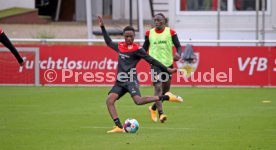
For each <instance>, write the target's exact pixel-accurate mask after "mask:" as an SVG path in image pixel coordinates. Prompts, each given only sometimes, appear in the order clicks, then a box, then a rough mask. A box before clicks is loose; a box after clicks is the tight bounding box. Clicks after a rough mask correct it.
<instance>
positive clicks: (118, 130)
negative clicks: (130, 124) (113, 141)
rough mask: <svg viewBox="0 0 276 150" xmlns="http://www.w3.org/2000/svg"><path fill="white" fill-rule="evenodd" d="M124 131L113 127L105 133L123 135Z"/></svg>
mask: <svg viewBox="0 0 276 150" xmlns="http://www.w3.org/2000/svg"><path fill="white" fill-rule="evenodd" d="M124 132H125V130H124V129H123V128H119V127H118V126H114V127H113V129H112V130H110V131H107V133H124Z"/></svg>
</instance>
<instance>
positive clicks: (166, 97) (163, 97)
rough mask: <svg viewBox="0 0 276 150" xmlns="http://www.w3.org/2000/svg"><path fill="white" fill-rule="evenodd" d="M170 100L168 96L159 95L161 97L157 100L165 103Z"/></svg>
mask: <svg viewBox="0 0 276 150" xmlns="http://www.w3.org/2000/svg"><path fill="white" fill-rule="evenodd" d="M169 99H170V97H169V96H168V95H161V96H159V100H160V101H162V102H163V101H166V100H169Z"/></svg>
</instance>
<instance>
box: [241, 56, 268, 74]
mask: <svg viewBox="0 0 276 150" xmlns="http://www.w3.org/2000/svg"><path fill="white" fill-rule="evenodd" d="M267 63H268V59H267V58H265V57H253V58H251V57H247V58H246V59H245V60H243V58H242V57H238V64H239V69H240V71H245V69H246V68H249V72H248V74H249V75H250V76H251V75H253V73H254V71H257V72H261V71H265V70H266V69H267Z"/></svg>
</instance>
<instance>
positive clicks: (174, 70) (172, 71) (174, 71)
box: [167, 68, 177, 73]
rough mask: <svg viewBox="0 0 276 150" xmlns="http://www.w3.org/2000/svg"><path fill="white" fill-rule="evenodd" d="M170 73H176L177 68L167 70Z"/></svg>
mask: <svg viewBox="0 0 276 150" xmlns="http://www.w3.org/2000/svg"><path fill="white" fill-rule="evenodd" d="M167 70H168V72H169V73H176V72H177V69H176V68H168V69H167Z"/></svg>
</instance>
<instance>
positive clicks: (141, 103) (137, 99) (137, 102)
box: [134, 98, 143, 105]
mask: <svg viewBox="0 0 276 150" xmlns="http://www.w3.org/2000/svg"><path fill="white" fill-rule="evenodd" d="M134 103H135V104H136V105H143V101H142V99H141V98H136V99H134Z"/></svg>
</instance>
